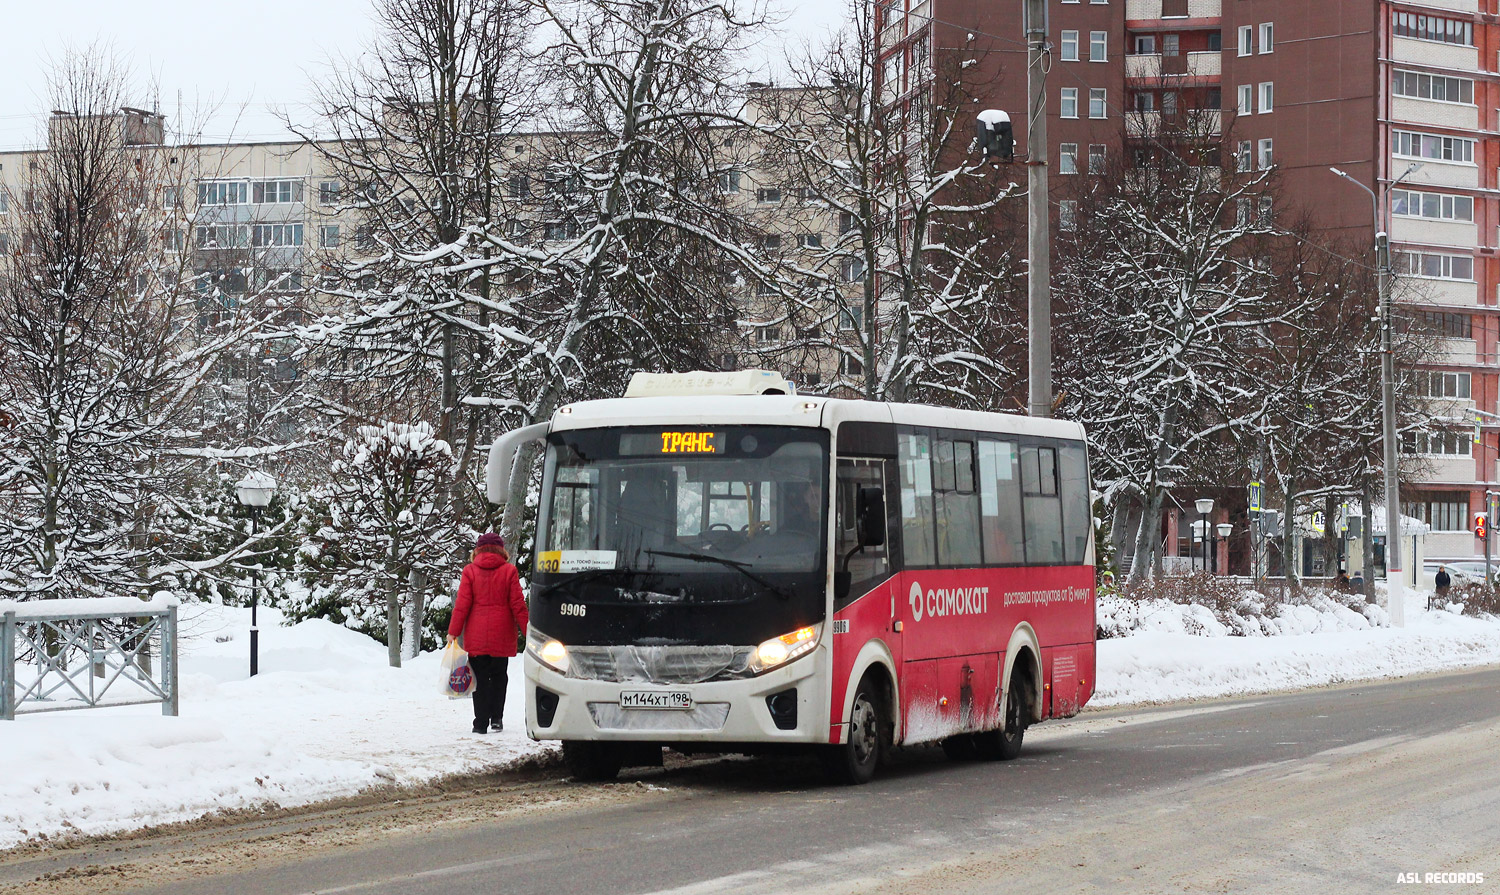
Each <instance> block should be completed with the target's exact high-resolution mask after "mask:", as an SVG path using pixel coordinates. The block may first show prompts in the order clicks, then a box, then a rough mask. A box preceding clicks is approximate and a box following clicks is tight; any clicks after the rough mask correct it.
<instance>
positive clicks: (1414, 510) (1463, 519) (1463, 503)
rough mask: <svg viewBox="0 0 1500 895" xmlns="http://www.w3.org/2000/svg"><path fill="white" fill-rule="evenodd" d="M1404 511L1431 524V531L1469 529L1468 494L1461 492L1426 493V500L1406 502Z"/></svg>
mask: <svg viewBox="0 0 1500 895" xmlns="http://www.w3.org/2000/svg"><path fill="white" fill-rule="evenodd" d="M1405 512H1406V514H1407V515H1408V516H1415V517H1416V518H1418V519H1420V520H1422V521H1423V522H1426V523H1427V524H1428V525H1430V526H1432V530H1433V531H1468V530H1469V528H1468V526H1469V496H1468V495H1467V494H1465V493H1463V492H1449V493H1439V494H1432V495H1428V496H1427V499H1426V500H1420V501H1417V502H1415V503H1410V504H1407V505H1406V509H1405Z"/></svg>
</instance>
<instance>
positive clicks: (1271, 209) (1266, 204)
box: [1255, 196, 1276, 227]
mask: <svg viewBox="0 0 1500 895" xmlns="http://www.w3.org/2000/svg"><path fill="white" fill-rule="evenodd" d="M1256 211H1257V214H1256V219H1255V223H1256V224H1257V225H1258V226H1261V227H1270V226H1271V225H1272V224H1273V223H1275V218H1276V200H1275V199H1273V198H1272V197H1270V196H1261V197H1260V204H1259V205H1258V207H1257V209H1256Z"/></svg>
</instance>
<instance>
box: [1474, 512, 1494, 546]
mask: <svg viewBox="0 0 1500 895" xmlns="http://www.w3.org/2000/svg"><path fill="white" fill-rule="evenodd" d="M1489 536H1490V519H1489V514H1488V513H1475V514H1474V537H1476V538H1479V539H1480V540H1485V539H1487V538H1489Z"/></svg>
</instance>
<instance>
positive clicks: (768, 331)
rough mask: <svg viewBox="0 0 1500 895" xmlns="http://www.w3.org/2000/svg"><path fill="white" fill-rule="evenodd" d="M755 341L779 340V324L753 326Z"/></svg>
mask: <svg viewBox="0 0 1500 895" xmlns="http://www.w3.org/2000/svg"><path fill="white" fill-rule="evenodd" d="M755 341H757V342H780V341H781V327H780V326H757V327H756V328H755Z"/></svg>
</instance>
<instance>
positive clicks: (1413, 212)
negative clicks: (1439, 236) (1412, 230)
mask: <svg viewBox="0 0 1500 895" xmlns="http://www.w3.org/2000/svg"><path fill="white" fill-rule="evenodd" d="M1391 214H1394V215H1398V216H1400V217H1406V218H1427V219H1428V220H1433V221H1464V222H1466V223H1472V222H1473V220H1474V199H1473V198H1472V197H1470V196H1449V195H1446V194H1444V193H1419V192H1417V191H1415V190H1391Z"/></svg>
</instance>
